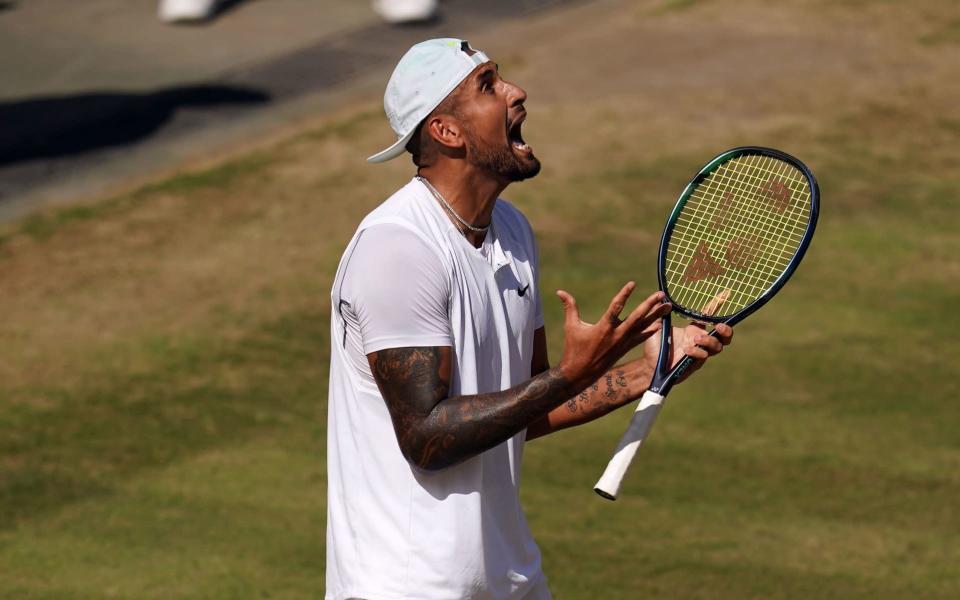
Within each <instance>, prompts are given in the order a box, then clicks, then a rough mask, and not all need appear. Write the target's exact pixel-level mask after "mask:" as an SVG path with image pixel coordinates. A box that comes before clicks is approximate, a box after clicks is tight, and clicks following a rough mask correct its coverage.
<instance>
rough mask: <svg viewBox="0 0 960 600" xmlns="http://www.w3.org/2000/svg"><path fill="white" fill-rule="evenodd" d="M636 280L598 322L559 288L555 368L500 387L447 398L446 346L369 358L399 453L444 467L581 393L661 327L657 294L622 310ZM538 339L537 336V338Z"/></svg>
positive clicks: (421, 464) (393, 351) (661, 306)
mask: <svg viewBox="0 0 960 600" xmlns="http://www.w3.org/2000/svg"><path fill="white" fill-rule="evenodd" d="M633 288H634V284H633V283H632V282H631V283H629V284H627V285H626V286H624V287H623V289H622V290H620V292H619V293H618V294H617V295H616V296H615V297H614V298H613V300H612V301H611V303H610V307H609V308H608V309H607V312H606V313H605V314H604V316H603V317H602V318H601V320H600V321H599V322H598V323H596V324H588V323H584V322H583V321H581V320H580V313H579V310H578V309H577V305H576V301H575V300H574V299H573V297H572V296H570V294H568V293H566V292H558V295H559V296H560V299H561V301H562V302H563V304H564V308H565V311H566V322H565V325H564V335H565V345H564V354H563V358H562V359H561V361H560V364H559V365H558V366H557V367H554V368H549V369H546V370H544V371H542V372H540V373H538V374H537V375H535V376H534V377H532V378H531V379H528V380H527V381H525V382H523V383H521V384H519V385H517V386H514V387H512V388H510V389H508V390H504V391H501V392H493V393H488V394H476V395H468V396H452V397H451V396H449V391H450V380H451V373H452V349H451V348H450V347H448V346H442V347H412V348H388V349H384V350H379V351H377V352H372V353H370V354H368V355H367V359H368V361H369V362H370V369H371V371H372V372H373V377H374V379H375V380H376V382H377V386H378V387H379V389H380V393H381V395H382V396H383V398H384V401H385V402H386V404H387V409H388V410H389V412H390V417H391V419H392V421H393V428H394V431H395V432H396V434H397V440H398V442H399V444H400V450H401V452H403V455H404V456H405V457H406V458H407V460H409V461H410V462H411V463H413V464H415V465H417V466H418V467H421V468H423V469H442V468H444V467H448V466H450V465H453V464H456V463H458V462H460V461H463V460H466V459H467V458H470V457H472V456H475V455H477V454H479V453H481V452H483V451H485V450H487V449H489V448H492V447H494V446H496V445H497V444H500V443H501V442H503V441H504V440H507V439H509V438H510V437H512V436H513V435H515V434H516V433H517V432H519V431H520V430H522V429H524V428H525V427H528V426H529V425H530V424H531V423H533V422H534V421H536V420H538V419H541V418H543V417H544V416H545V415H546V414H547V413H548V412H550V411H551V410H553V409H555V408H556V407H558V406H560V405H561V404H563V403H564V402H567V401H568V400H569V399H570V398H571V397H573V396H576V395H577V394H579V393H580V392H581V391H583V390H584V389H585V388H586V387H587V386H588V385H590V383H591V382H592V381H595V380H596V378H597V377H598V376H599V375H600V374H602V373H604V372H606V371H607V370H608V369H609V368H610V365H612V364H613V363H614V362H616V360H617V359H619V358H620V357H622V356H623V355H624V354H626V352H628V351H629V350H630V349H631V348H633V347H635V346H636V345H637V344H639V343H642V342H643V341H644V340H646V339H647V338H648V337H650V335H652V334H653V333H654V332H655V331H656V330H657V329H658V328H659V319H660V317H661V316H662V315H663V314H665V313H666V312H668V311H669V310H670V305H669V304H660V302H661V300H662V299H663V296H662V294H660V293H656V294H653V295H651V296H650V297H648V298H647V299H646V300H644V301H643V302H641V303H640V305H639V306H637V308H636V309H634V310H633V311H632V312H631V313H630V315H628V316H627V318H626V319H624V320H622V321H621V320H620V312H621V311H622V310H623V307H624V304H625V303H626V300H627V298H628V297H629V296H630V293H631V292H632V291H633ZM540 338H541V339H545V338H543V336H542V335H541V336H540Z"/></svg>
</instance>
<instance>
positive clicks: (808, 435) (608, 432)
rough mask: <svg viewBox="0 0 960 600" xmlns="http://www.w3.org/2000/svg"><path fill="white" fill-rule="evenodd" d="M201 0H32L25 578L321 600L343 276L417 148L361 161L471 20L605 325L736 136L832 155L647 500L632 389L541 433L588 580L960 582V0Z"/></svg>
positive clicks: (557, 502)
mask: <svg viewBox="0 0 960 600" xmlns="http://www.w3.org/2000/svg"><path fill="white" fill-rule="evenodd" d="M168 8H169V11H168V12H166V13H165V12H164V10H163V6H162V5H161V4H159V3H158V2H156V1H154V0H86V1H84V2H67V1H66V0H20V1H7V2H0V74H2V77H0V597H3V598H130V599H134V598H137V599H140V598H319V597H322V595H323V570H324V526H325V523H324V520H325V492H326V490H325V485H326V484H325V473H324V466H325V443H326V440H325V419H326V404H325V403H326V377H327V366H328V356H329V351H328V345H329V339H328V326H329V314H330V307H329V286H330V281H331V278H332V276H333V272H334V269H335V267H336V264H337V261H338V260H339V257H340V253H341V252H342V250H343V247H344V245H345V244H346V242H347V241H348V240H349V238H350V237H351V235H352V233H353V231H354V228H355V227H356V225H357V224H358V223H359V221H360V219H361V218H362V217H363V215H364V214H366V213H367V212H368V211H369V210H371V209H372V208H373V207H375V206H376V205H377V204H379V203H380V202H381V201H382V200H383V199H385V198H386V197H387V196H388V195H389V194H390V193H391V192H392V191H394V190H395V189H396V188H398V187H399V186H401V185H403V184H404V183H405V182H406V181H407V180H408V178H409V177H410V176H412V175H413V173H414V169H413V166H412V164H411V163H410V162H408V161H407V160H406V159H397V160H395V161H393V162H391V163H388V164H386V165H380V166H372V165H368V164H366V163H365V161H364V159H365V157H366V156H368V155H369V154H371V153H373V152H375V151H377V150H378V149H380V148H381V147H383V146H385V145H386V144H387V143H389V142H390V141H392V140H393V139H394V136H393V134H392V132H391V131H390V129H389V126H388V125H387V123H386V119H385V117H384V116H383V112H382V104H381V97H382V92H383V87H384V85H385V83H386V80H387V77H388V76H389V73H390V71H391V69H392V67H393V66H394V65H395V63H396V61H397V60H398V59H399V57H400V56H401V55H402V54H403V52H405V51H406V49H407V48H408V47H409V46H410V45H411V44H412V43H415V42H416V41H420V40H422V39H426V38H430V37H439V36H445V35H451V36H458V37H465V38H467V39H469V40H470V41H471V43H472V44H473V45H474V46H475V47H477V48H482V49H483V50H484V51H486V52H487V53H488V54H489V55H490V56H492V57H493V58H494V60H496V61H497V62H498V63H499V64H500V70H501V73H502V74H503V75H504V77H505V78H507V79H508V80H511V81H513V82H515V83H517V84H519V85H521V86H522V87H524V88H525V89H526V90H527V92H528V94H529V99H528V101H527V108H528V110H529V118H528V120H527V123H526V126H525V128H524V137H525V138H526V140H527V141H528V142H529V143H530V144H531V146H533V147H534V149H535V151H536V153H537V155H538V156H539V157H540V159H541V160H542V161H543V164H544V169H543V172H542V173H541V175H540V176H539V177H538V178H536V179H534V180H532V181H529V182H525V183H523V184H519V185H516V186H513V187H511V188H510V189H508V190H507V193H506V197H507V198H509V199H510V200H512V201H513V202H514V203H515V204H517V205H518V206H519V207H520V208H521V209H522V210H523V211H524V212H525V213H526V215H527V216H528V218H529V219H530V220H531V222H532V224H533V226H534V229H535V230H536V231H537V234H538V240H539V243H540V249H541V257H542V263H543V264H542V277H543V280H542V285H543V286H544V289H545V290H551V289H554V288H557V287H561V286H562V287H564V288H565V289H567V290H569V291H571V292H572V293H573V294H574V295H575V296H576V297H577V298H578V301H579V303H580V305H581V307H582V310H583V312H584V314H585V317H586V318H589V319H594V318H596V316H597V315H599V314H600V313H601V311H602V309H603V308H604V306H605V303H606V299H608V298H609V297H610V294H611V293H613V292H614V291H615V290H616V289H618V288H619V286H620V285H621V284H622V283H623V281H625V280H627V279H636V280H637V281H638V283H639V284H640V287H641V289H649V290H652V289H654V288H655V287H656V276H655V257H656V246H657V243H658V240H659V236H660V230H661V227H662V225H663V223H664V220H665V217H666V215H667V214H668V212H669V210H670V208H671V207H672V205H673V202H674V200H675V199H676V196H677V195H678V194H679V193H680V191H681V190H682V188H683V186H684V185H685V184H686V182H687V180H688V179H689V177H690V176H691V175H692V174H693V173H694V172H695V171H696V169H698V168H699V167H700V166H701V165H702V164H703V163H704V162H705V161H706V160H707V159H709V158H710V157H712V156H714V155H715V154H717V153H719V152H720V151H723V150H725V149H728V148H731V147H734V146H738V145H744V144H753V145H764V146H771V147H775V148H779V149H782V150H784V151H786V152H789V153H791V154H793V155H795V156H797V157H799V158H800V159H801V160H803V161H804V162H805V163H807V164H808V165H809V166H810V168H811V169H812V170H813V171H814V173H815V174H816V175H817V176H818V178H819V180H820V186H821V191H822V196H823V199H822V202H823V206H822V215H821V220H820V225H819V227H818V233H817V237H816V238H815V239H814V242H813V245H812V246H811V249H810V252H809V253H808V254H807V257H806V258H805V260H804V264H803V265H802V266H801V267H800V269H799V271H798V272H797V274H796V275H795V276H794V279H793V280H792V281H791V283H790V285H789V286H787V287H786V288H785V289H784V290H783V292H782V293H781V294H779V295H778V296H777V298H776V299H775V300H773V301H772V302H771V303H770V305H769V306H768V307H767V308H765V309H764V310H763V311H761V312H760V313H757V314H756V315H754V316H752V317H751V318H750V319H748V320H747V321H746V322H744V323H743V324H742V325H741V326H739V327H738V334H737V340H736V344H735V345H734V347H733V348H731V349H730V350H729V351H727V352H725V353H724V354H723V356H722V357H720V358H719V359H717V360H716V363H715V364H713V365H708V366H707V368H705V369H704V370H703V372H702V373H700V374H699V375H698V376H697V377H695V378H694V379H693V380H691V381H690V382H688V383H686V384H684V385H683V386H682V387H681V388H678V389H677V390H676V391H674V392H673V394H672V395H671V402H670V405H669V406H668V407H667V408H666V409H665V411H664V414H663V415H662V416H661V420H660V422H659V423H658V426H657V430H656V434H655V435H654V436H653V437H652V438H651V440H650V443H649V445H648V446H646V447H645V449H644V453H643V455H642V456H641V458H640V460H639V461H638V463H637V464H636V465H635V467H634V469H633V471H632V473H631V476H630V478H629V480H628V483H627V484H626V486H625V489H624V490H623V492H622V493H621V496H620V499H619V500H618V501H617V502H616V503H615V504H612V503H608V502H605V501H602V500H600V499H599V498H597V497H596V495H595V494H594V493H593V492H592V490H591V486H592V484H593V483H594V481H595V480H596V478H597V476H598V475H599V473H600V471H601V469H602V468H603V466H604V465H605V464H606V460H607V458H608V457H609V452H610V451H611V449H612V448H613V446H614V445H615V443H616V441H617V439H618V438H619V435H620V433H621V432H622V429H623V427H624V426H625V424H626V422H627V421H628V420H629V412H630V411H629V410H627V409H624V410H622V411H620V412H618V413H614V414H613V415H611V416H609V417H607V418H605V419H602V420H600V421H598V422H596V423H593V424H590V425H588V426H586V427H582V428H579V429H576V430H571V431H566V432H563V433H560V434H558V435H555V436H551V437H550V438H547V439H544V440H538V441H537V442H534V443H531V444H530V445H529V446H528V447H527V450H526V459H525V464H524V487H523V501H524V505H525V507H526V509H527V514H528V518H529V521H530V523H531V526H532V527H533V529H534V534H535V536H536V537H537V539H538V541H539V542H540V544H541V548H542V550H543V552H544V560H545V569H546V572H547V576H548V577H549V579H550V581H551V587H552V589H553V592H554V595H555V597H556V598H558V600H565V599H567V598H635V597H657V598H696V599H720V598H724V599H726V598H731V599H732V598H737V599H743V598H758V599H759V598H837V599H850V598H864V599H865V598H871V599H874V598H937V599H939V598H943V599H948V598H950V599H953V598H957V597H960V567H958V565H960V512H958V511H957V510H956V506H957V502H958V498H960V408H958V405H957V403H956V399H957V397H958V395H960V394H958V392H960V390H958V385H957V378H956V375H957V369H958V367H957V365H958V364H960V347H958V345H957V343H956V342H955V340H954V339H953V338H954V331H956V330H957V328H958V326H960V318H958V317H957V316H956V313H955V311H954V310H953V309H954V307H956V306H958V304H960V283H958V281H960V261H958V259H957V257H958V255H960V238H958V236H957V235H956V233H955V232H956V231H957V227H958V226H960V218H958V214H957V190H958V189H960V111H958V109H957V107H958V106H960V78H958V77H957V74H958V73H960V10H958V7H957V5H956V3H955V2H952V1H951V0H912V1H911V2H906V1H898V0H876V1H869V0H842V1H837V0H787V1H784V2H777V3H770V2H763V1H761V0H746V1H736V2H735V1H733V0H639V1H633V2H628V1H624V0H594V1H587V0H523V1H508V0H492V1H490V2H482V3H481V2H470V1H468V0H446V1H443V2H440V3H439V5H437V6H435V7H432V8H430V9H429V10H428V11H427V13H428V14H424V15H421V16H418V17H417V18H415V19H412V22H404V23H397V22H394V21H397V20H400V21H405V20H407V19H405V18H397V17H396V15H393V16H391V15H389V14H386V13H385V12H384V11H385V10H387V11H388V10H389V9H385V8H384V7H383V6H380V5H375V4H373V3H370V2H366V1H359V0H355V1H347V0H248V1H246V2H243V1H236V0H234V1H229V2H221V3H210V4H209V6H206V7H202V8H203V10H202V11H201V13H200V14H192V15H186V16H184V14H183V13H179V16H178V13H176V11H175V10H174V9H177V7H172V8H171V7H168ZM377 9H379V12H378V10H377ZM177 10H185V9H182V7H180V8H179V9H177ZM387 17H389V18H387ZM544 299H545V300H544V301H545V310H546V313H547V322H548V325H547V330H548V336H549V338H550V343H551V353H552V354H553V356H554V357H555V358H557V357H559V355H560V350H561V348H562V338H561V335H560V332H561V325H560V324H561V320H560V313H561V311H560V307H559V304H558V303H556V302H554V301H553V300H552V296H551V295H550V294H545V295H544ZM719 363H723V364H722V368H721V366H720V364H719Z"/></svg>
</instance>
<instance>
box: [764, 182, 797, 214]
mask: <svg viewBox="0 0 960 600" xmlns="http://www.w3.org/2000/svg"><path fill="white" fill-rule="evenodd" d="M760 193H761V194H763V195H764V196H765V197H766V198H767V200H769V201H770V202H771V203H773V207H774V208H775V209H777V212H781V213H782V212H783V211H785V210H787V208H788V207H789V206H790V199H791V198H790V197H791V196H792V194H791V192H790V188H788V187H787V186H786V185H785V184H784V183H783V182H782V181H780V180H779V179H777V178H776V177H771V178H770V179H768V180H767V182H766V183H764V184H763V185H761V186H760Z"/></svg>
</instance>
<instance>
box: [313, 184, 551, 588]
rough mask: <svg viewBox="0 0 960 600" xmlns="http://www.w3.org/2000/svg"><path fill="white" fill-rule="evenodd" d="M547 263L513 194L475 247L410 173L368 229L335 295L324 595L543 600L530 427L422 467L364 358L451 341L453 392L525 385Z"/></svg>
mask: <svg viewBox="0 0 960 600" xmlns="http://www.w3.org/2000/svg"><path fill="white" fill-rule="evenodd" d="M537 272H538V267H537V250H536V245H535V242H534V238H533V232H532V231H531V229H530V225H529V224H528V223H527V221H526V219H525V218H524V217H523V215H521V214H520V212H519V211H518V210H517V209H515V208H514V207H513V206H511V205H510V204H509V203H507V202H505V201H503V200H498V201H497V204H496V206H495V208H494V212H493V225H492V227H491V228H490V230H489V232H488V234H487V236H486V239H485V240H484V243H483V246H482V247H481V248H475V247H473V246H472V245H471V244H470V243H469V242H468V241H467V240H466V238H465V237H464V236H463V235H462V234H461V233H460V232H459V231H458V230H457V229H456V228H455V227H454V226H453V224H452V223H451V222H450V220H449V218H448V217H447V215H446V213H444V211H443V209H442V208H441V207H440V205H439V204H438V203H437V201H436V200H435V199H434V198H433V197H432V196H431V195H430V193H429V191H427V189H426V188H425V187H424V185H423V184H422V183H420V182H419V181H417V180H416V179H414V180H412V181H411V182H410V183H408V184H407V185H406V186H404V187H403V188H401V189H400V190H399V191H398V192H397V193H396V194H394V195H393V196H391V197H390V198H389V199H388V200H387V201H386V202H384V203H383V204H381V205H380V206H379V207H378V208H377V209H375V210H374V211H373V212H372V213H370V215H368V216H367V218H366V219H364V220H363V222H362V223H361V224H360V226H359V228H358V229H357V232H356V234H355V235H354V237H353V239H352V240H351V242H350V244H349V245H348V246H347V249H346V251H345V252H344V255H343V258H342V259H341V262H340V267H339V269H338V271H337V277H336V279H335V281H334V285H333V290H332V293H331V297H332V302H333V303H332V311H331V312H332V319H331V346H332V351H331V360H330V394H329V414H328V419H329V425H328V432H327V446H328V449H327V462H328V469H327V479H328V505H327V506H328V508H327V591H326V598H327V599H328V600H341V599H345V598H354V597H356V598H365V599H368V600H392V599H401V598H402V599H418V600H419V599H423V600H431V599H449V600H453V599H457V600H460V599H466V598H469V599H478V600H479V599H484V600H486V599H490V600H494V599H496V600H499V599H520V598H526V599H533V598H537V599H538V600H539V598H542V597H546V598H549V592H547V591H546V586H545V584H544V581H543V573H542V571H541V567H540V551H539V549H538V548H537V546H536V544H535V543H534V541H533V538H532V536H531V535H530V530H529V528H528V527H527V523H526V519H525V518H524V515H523V511H522V509H521V507H520V502H519V485H520V461H521V457H522V451H523V442H524V439H525V437H526V431H521V432H520V433H518V434H517V435H515V436H514V437H513V438H511V439H509V440H507V441H505V442H503V443H502V444H500V445H498V446H496V447H494V448H491V449H490V450H487V451H486V452H483V453H482V454H480V455H478V456H475V457H473V458H470V459H469V460H466V461H464V462H462V463H459V464H457V465H454V466H451V467H448V468H446V469H442V470H438V471H425V470H421V469H419V468H417V467H415V466H412V465H410V464H409V463H408V462H407V461H406V459H404V457H403V455H402V454H401V452H400V448H399V445H398V443H397V439H396V434H395V433H394V429H393V424H392V422H391V420H390V414H389V412H388V411H387V407H386V404H385V403H384V401H383V398H382V397H381V395H380V392H379V390H378V389H377V386H376V383H375V381H374V380H373V377H372V374H371V372H370V367H369V364H368V362H367V358H366V355H367V354H369V353H371V352H375V351H378V350H382V349H384V348H399V347H408V346H451V347H452V348H453V356H454V368H453V376H452V380H451V386H450V394H451V395H466V394H478V393H486V392H496V391H500V390H504V389H507V388H510V387H513V386H514V385H516V384H518V383H521V382H522V381H525V380H527V379H529V378H530V366H531V360H532V357H533V334H534V331H535V330H536V329H537V328H539V327H542V326H543V315H542V311H541V308H540V292H539V286H538V280H537Z"/></svg>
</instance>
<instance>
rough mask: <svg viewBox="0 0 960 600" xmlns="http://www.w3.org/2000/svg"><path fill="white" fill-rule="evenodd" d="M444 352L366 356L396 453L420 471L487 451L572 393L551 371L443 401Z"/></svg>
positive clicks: (407, 351)
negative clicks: (501, 387)
mask: <svg viewBox="0 0 960 600" xmlns="http://www.w3.org/2000/svg"><path fill="white" fill-rule="evenodd" d="M444 352H447V354H446V356H447V358H446V359H444V354H443V353H444ZM449 352H450V351H449V350H446V349H441V348H390V349H386V350H381V351H379V352H376V353H374V354H372V355H371V366H372V367H373V373H374V376H375V378H376V381H377V385H378V386H379V388H380V392H381V394H382V395H383V398H384V400H385V401H386V403H387V408H388V410H389V411H390V417H391V419H392V420H393V426H394V429H395V431H396V432H397V438H398V441H399V442H400V448H401V450H402V451H403V452H404V455H405V456H406V457H407V459H408V460H410V461H411V462H413V463H414V464H416V465H417V466H419V467H421V468H427V469H439V468H443V467H446V466H449V465H452V464H455V463H457V462H460V461H462V460H465V459H467V458H470V457H471V456H474V455H476V454H479V453H480V452H483V451H484V450H487V449H489V448H492V447H494V446H496V445H497V444H499V443H501V442H503V441H505V440H507V439H509V438H510V437H512V436H513V435H515V434H516V433H517V432H519V431H520V430H522V429H523V428H524V427H526V426H527V425H529V424H530V423H531V422H533V421H534V420H535V419H537V418H539V417H541V416H543V415H544V414H546V413H547V412H549V411H550V410H551V409H553V408H554V407H556V406H559V405H560V404H562V403H564V401H566V400H567V399H568V398H570V396H572V395H573V394H571V392H573V391H575V390H571V389H570V383H569V382H568V381H567V380H566V378H564V377H563V375H562V374H561V372H560V370H559V369H556V368H554V369H548V370H546V371H544V372H542V373H540V374H539V375H537V376H535V377H533V378H532V379H529V380H527V381H525V382H524V383H522V384H520V385H517V386H515V387H512V388H510V389H509V390H504V391H502V392H493V393H489V394H476V395H470V396H455V397H448V395H449V391H450V382H449V381H448V380H447V379H446V378H445V374H446V373H448V372H450V369H449V365H446V364H443V363H444V360H449ZM568 405H569V402H568Z"/></svg>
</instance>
